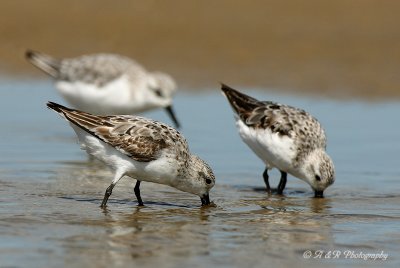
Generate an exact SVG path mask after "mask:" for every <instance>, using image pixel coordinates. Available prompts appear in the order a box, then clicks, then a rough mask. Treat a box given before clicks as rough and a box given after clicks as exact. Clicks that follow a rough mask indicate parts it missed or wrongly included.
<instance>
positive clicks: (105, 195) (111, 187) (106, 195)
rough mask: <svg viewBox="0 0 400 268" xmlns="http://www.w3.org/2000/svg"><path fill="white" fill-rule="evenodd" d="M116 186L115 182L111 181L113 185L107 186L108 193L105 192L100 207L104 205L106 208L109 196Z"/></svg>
mask: <svg viewBox="0 0 400 268" xmlns="http://www.w3.org/2000/svg"><path fill="white" fill-rule="evenodd" d="M114 186H115V184H114V183H111V185H110V186H108V188H107V190H106V193H105V194H104V198H103V202H101V206H100V207H102V208H105V207H106V205H107V201H108V198H109V197H110V195H111V193H112V190H113V188H114Z"/></svg>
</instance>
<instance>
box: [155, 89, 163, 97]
mask: <svg viewBox="0 0 400 268" xmlns="http://www.w3.org/2000/svg"><path fill="white" fill-rule="evenodd" d="M154 93H155V94H156V95H157V96H158V97H162V95H163V94H162V92H161V89H159V88H157V89H154Z"/></svg>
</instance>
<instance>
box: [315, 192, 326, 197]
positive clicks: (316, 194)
mask: <svg viewBox="0 0 400 268" xmlns="http://www.w3.org/2000/svg"><path fill="white" fill-rule="evenodd" d="M314 197H315V198H324V191H315V195H314Z"/></svg>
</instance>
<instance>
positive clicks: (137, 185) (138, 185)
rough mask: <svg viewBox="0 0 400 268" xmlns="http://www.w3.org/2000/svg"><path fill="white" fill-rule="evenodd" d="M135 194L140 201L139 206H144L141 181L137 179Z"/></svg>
mask: <svg viewBox="0 0 400 268" xmlns="http://www.w3.org/2000/svg"><path fill="white" fill-rule="evenodd" d="M135 195H136V198H137V201H138V205H139V206H144V204H143V201H142V197H141V196H140V181H139V180H137V181H136V185H135Z"/></svg>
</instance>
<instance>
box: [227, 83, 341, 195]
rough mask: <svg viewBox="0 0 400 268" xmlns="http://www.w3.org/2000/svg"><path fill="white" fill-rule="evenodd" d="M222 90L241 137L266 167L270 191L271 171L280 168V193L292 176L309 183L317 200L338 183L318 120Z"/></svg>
mask: <svg viewBox="0 0 400 268" xmlns="http://www.w3.org/2000/svg"><path fill="white" fill-rule="evenodd" d="M221 89H222V92H223V93H224V94H225V96H226V98H227V99H228V101H229V103H230V105H231V107H232V109H233V111H234V112H235V118H236V126H237V128H238V131H239V135H240V137H241V138H242V140H243V141H244V142H245V143H246V144H247V145H248V146H249V147H250V148H251V150H253V152H254V153H255V154H256V155H257V156H258V157H259V158H260V159H261V160H262V161H263V162H264V164H265V166H266V168H265V170H264V173H263V177H264V181H265V185H266V187H267V191H268V192H270V191H271V187H270V185H269V176H268V170H269V169H272V168H277V169H279V170H280V172H281V179H280V182H279V185H278V193H279V194H282V193H283V190H284V189H285V186H286V181H287V173H289V174H291V175H293V176H295V177H297V178H299V179H301V180H303V181H305V182H307V183H308V184H309V185H310V186H311V188H312V189H313V190H314V192H315V197H323V192H324V190H325V189H326V188H327V187H328V186H330V185H331V184H333V182H334V181H335V170H334V166H333V162H332V160H331V158H330V157H329V156H328V154H327V153H326V151H325V150H326V135H325V131H324V129H323V128H322V126H321V124H320V123H319V122H318V120H317V119H315V118H314V117H313V116H311V115H310V114H309V113H307V112H306V111H304V110H302V109H299V108H295V107H292V106H288V105H283V104H279V103H275V102H271V101H259V100H257V99H255V98H252V97H250V96H247V95H245V94H243V93H241V92H239V91H237V90H235V89H233V88H230V87H228V86H227V85H224V84H222V88H221Z"/></svg>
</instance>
